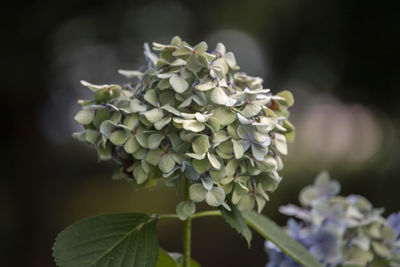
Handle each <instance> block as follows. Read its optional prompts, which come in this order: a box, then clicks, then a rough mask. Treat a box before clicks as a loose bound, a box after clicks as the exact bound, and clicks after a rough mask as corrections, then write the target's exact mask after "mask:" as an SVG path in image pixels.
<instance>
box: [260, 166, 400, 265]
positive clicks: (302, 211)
mask: <svg viewBox="0 0 400 267" xmlns="http://www.w3.org/2000/svg"><path fill="white" fill-rule="evenodd" d="M339 192H340V184H339V183H338V182H337V181H335V180H331V179H330V177H329V174H328V173H327V172H326V171H324V172H321V173H320V174H319V175H318V176H317V178H316V179H315V182H314V184H313V185H310V186H307V187H305V188H304V189H303V190H302V191H301V192H300V195H299V201H300V203H301V207H298V206H295V205H292V204H289V205H287V206H282V207H281V208H280V209H279V210H280V212H281V213H283V214H285V215H288V216H293V217H295V218H297V219H299V220H300V221H299V222H297V221H296V220H295V219H293V218H290V219H289V220H288V222H287V226H286V229H287V232H288V233H289V235H290V236H291V237H293V238H294V239H295V240H297V241H298V242H299V243H301V244H302V245H304V246H305V247H306V248H307V249H308V250H309V252H310V253H311V254H312V255H313V256H314V257H315V258H317V259H318V260H319V261H320V262H321V263H322V264H323V265H324V266H327V267H334V266H339V265H343V264H351V265H352V266H400V212H398V213H394V214H392V215H390V216H389V217H388V218H387V219H385V218H384V217H382V213H383V209H376V208H373V206H372V205H371V203H370V202H369V201H368V200H367V199H365V198H364V197H362V196H359V195H350V196H347V197H343V196H339V195H338V194H339ZM265 251H266V252H267V253H268V256H269V263H268V264H267V265H266V267H298V266H301V265H299V264H298V263H296V262H295V261H294V260H292V259H291V258H290V257H288V256H286V255H285V254H283V253H282V252H281V251H280V249H279V248H278V247H276V246H275V245H274V244H273V243H271V242H270V241H266V242H265Z"/></svg>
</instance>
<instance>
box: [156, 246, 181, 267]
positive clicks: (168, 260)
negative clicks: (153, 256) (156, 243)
mask: <svg viewBox="0 0 400 267" xmlns="http://www.w3.org/2000/svg"><path fill="white" fill-rule="evenodd" d="M176 266H177V265H176V262H175V260H174V259H173V258H172V257H171V256H170V255H169V254H168V253H167V252H166V251H165V250H163V249H162V248H159V249H158V262H157V266H156V267H176Z"/></svg>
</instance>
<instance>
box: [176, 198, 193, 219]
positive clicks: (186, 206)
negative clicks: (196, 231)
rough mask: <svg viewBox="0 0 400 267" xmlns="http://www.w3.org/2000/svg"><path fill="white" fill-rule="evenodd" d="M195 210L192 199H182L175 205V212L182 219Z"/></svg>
mask: <svg viewBox="0 0 400 267" xmlns="http://www.w3.org/2000/svg"><path fill="white" fill-rule="evenodd" d="M195 211H196V205H195V204H194V202H193V201H182V202H180V203H179V204H178V205H177V206H176V214H177V215H178V217H179V219H181V220H182V221H184V220H186V219H187V218H189V217H190V216H192V215H193V214H194V213H195Z"/></svg>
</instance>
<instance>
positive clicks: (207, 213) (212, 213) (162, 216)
mask: <svg viewBox="0 0 400 267" xmlns="http://www.w3.org/2000/svg"><path fill="white" fill-rule="evenodd" d="M208 216H221V212H220V211H219V210H207V211H201V212H198V213H195V214H193V215H192V216H191V217H190V218H192V219H197V218H201V217H208ZM157 218H158V219H159V220H165V219H179V217H178V215H176V214H160V215H158V216H157Z"/></svg>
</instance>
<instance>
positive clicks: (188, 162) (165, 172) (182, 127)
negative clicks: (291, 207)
mask: <svg viewBox="0 0 400 267" xmlns="http://www.w3.org/2000/svg"><path fill="white" fill-rule="evenodd" d="M207 49H208V46H207V44H206V43H205V42H201V43H199V44H197V45H196V46H194V47H191V46H190V45H189V44H188V43H186V42H184V41H182V40H181V39H180V38H179V37H174V38H173V39H172V41H171V43H170V44H167V45H164V44H159V43H153V50H154V51H155V52H152V51H150V49H149V47H148V45H147V44H145V51H144V54H145V57H146V60H147V62H148V64H147V67H146V69H145V70H144V71H128V70H120V71H119V73H120V74H122V75H124V76H126V77H127V78H128V79H129V83H127V84H125V85H122V86H120V85H117V84H104V85H94V84H91V83H88V82H85V81H82V82H81V83H82V85H84V86H86V87H88V88H89V89H90V90H91V91H93V93H94V99H92V100H80V101H79V103H80V104H81V106H82V110H81V111H79V113H78V114H77V115H76V116H75V120H76V121H78V122H79V123H80V124H82V125H83V126H84V131H83V132H79V133H75V134H74V136H75V137H76V138H77V139H79V140H81V141H83V142H86V143H89V144H92V145H93V146H95V147H96V149H97V152H98V155H99V159H100V160H109V159H112V160H114V161H115V162H116V163H117V164H118V166H119V168H118V170H117V171H116V173H115V174H114V178H115V179H128V180H130V181H132V182H133V183H134V185H135V186H136V187H151V186H154V185H155V184H156V181H157V180H159V179H162V180H164V181H165V182H166V184H167V185H170V186H173V185H178V184H180V183H181V181H182V179H189V180H190V183H191V185H190V199H191V200H190V201H186V202H182V203H180V204H179V205H178V207H177V211H178V215H181V217H182V218H183V219H184V218H185V217H188V216H190V214H193V213H194V210H195V204H194V202H202V201H206V202H207V203H208V205H210V206H213V207H216V206H220V205H224V206H225V207H226V208H228V209H229V205H237V206H238V207H239V209H241V210H251V209H253V208H255V206H256V204H257V209H258V211H261V210H262V208H263V207H264V205H265V203H266V201H267V200H268V195H267V192H268V191H273V190H275V188H276V187H277V185H278V184H279V182H280V180H281V177H280V175H279V174H278V171H279V170H281V169H282V167H283V166H282V160H281V158H280V156H279V155H280V154H284V155H285V154H286V153H287V146H286V142H287V141H290V140H291V139H293V137H294V127H293V126H292V125H291V123H290V122H289V121H288V119H287V118H288V116H289V112H288V111H287V108H288V107H290V106H291V105H292V104H293V102H294V100H293V96H292V94H291V93H290V92H288V91H283V92H281V93H279V94H278V95H272V94H271V92H270V90H269V89H265V88H263V85H262V82H263V80H262V79H261V78H259V77H252V76H249V75H247V74H245V73H243V72H239V71H238V70H239V66H238V65H237V64H236V60H235V56H234V54H233V53H232V52H227V51H226V49H225V46H224V45H223V44H222V43H218V44H217V47H216V48H215V49H214V50H212V51H210V52H207Z"/></svg>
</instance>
